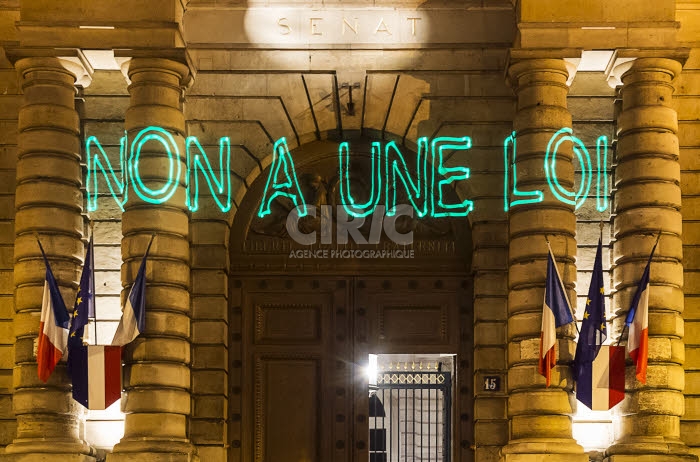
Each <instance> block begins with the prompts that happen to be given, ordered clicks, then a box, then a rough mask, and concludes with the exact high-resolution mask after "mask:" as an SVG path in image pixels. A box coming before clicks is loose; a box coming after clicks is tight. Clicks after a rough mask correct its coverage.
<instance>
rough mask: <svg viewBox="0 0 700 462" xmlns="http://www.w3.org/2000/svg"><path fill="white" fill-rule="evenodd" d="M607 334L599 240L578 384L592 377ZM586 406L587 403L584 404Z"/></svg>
mask: <svg viewBox="0 0 700 462" xmlns="http://www.w3.org/2000/svg"><path fill="white" fill-rule="evenodd" d="M607 332H608V331H607V320H606V319H605V288H604V286H603V243H602V241H601V240H600V239H599V240H598V250H597V251H596V255H595V262H594V264H593V274H592V275H591V285H590V286H589V287H588V297H586V310H585V311H584V312H583V322H582V323H581V332H580V334H579V337H578V344H577V345H576V356H575V358H574V378H575V379H576V381H577V382H578V381H580V380H583V376H584V375H586V374H588V375H590V370H591V368H592V364H593V360H594V359H595V358H596V356H598V351H599V350H600V347H601V345H602V344H603V342H605V339H606V338H607V336H608V334H607ZM582 402H583V401H582ZM584 404H586V403H585V402H584ZM589 407H590V405H589Z"/></svg>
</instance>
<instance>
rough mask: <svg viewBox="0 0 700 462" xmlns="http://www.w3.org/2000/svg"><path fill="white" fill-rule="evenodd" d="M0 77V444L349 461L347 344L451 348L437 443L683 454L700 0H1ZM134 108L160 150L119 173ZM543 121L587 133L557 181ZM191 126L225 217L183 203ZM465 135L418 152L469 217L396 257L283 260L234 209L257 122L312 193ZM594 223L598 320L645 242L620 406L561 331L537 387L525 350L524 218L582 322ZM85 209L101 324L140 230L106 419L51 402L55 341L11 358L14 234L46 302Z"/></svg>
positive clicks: (241, 201)
mask: <svg viewBox="0 0 700 462" xmlns="http://www.w3.org/2000/svg"><path fill="white" fill-rule="evenodd" d="M0 90H1V91H0V461H2V462H5V461H7V462H10V461H11V462H20V461H22V462H25V461H26V462H34V461H37V462H38V461H46V460H60V461H81V462H83V461H84V462H92V461H95V460H101V459H103V458H104V457H106V460H107V461H110V462H133V461H149V462H150V461H153V462H165V461H168V462H176V461H191V460H201V461H205V462H210V461H211V462H224V461H226V462H238V461H242V462H248V461H256V462H263V461H264V462H287V461H289V462H301V461H304V462H306V461H309V462H310V461H314V462H327V461H333V462H336V461H337V462H341V461H347V462H349V461H353V462H359V461H363V462H364V461H367V460H369V451H370V445H371V444H370V442H369V441H368V439H369V436H368V421H369V416H368V413H367V408H368V407H367V406H368V404H367V403H368V401H367V400H368V398H367V394H368V393H367V386H368V384H367V379H365V378H364V375H363V374H364V373H363V371H364V368H365V367H366V366H367V362H368V355H369V354H378V355H380V358H382V355H384V358H385V364H383V365H380V367H383V368H384V369H385V370H389V369H388V367H392V368H395V367H399V366H398V365H399V364H403V365H404V367H408V366H407V365H408V364H409V363H412V364H413V365H415V364H416V358H420V357H431V358H437V359H435V364H437V363H438V362H439V358H440V355H441V354H448V355H451V356H452V357H453V360H451V361H450V364H453V365H454V368H453V369H452V372H453V373H454V374H453V377H454V381H453V383H452V391H451V395H450V396H451V404H450V406H451V411H452V414H451V429H450V431H449V438H448V441H447V443H446V444H447V445H448V446H449V447H450V449H451V451H450V453H451V460H452V461H455V462H456V461H478V462H491V461H505V462H535V461H537V462H539V461H545V460H546V461H552V462H554V461H586V460H589V458H594V459H596V460H602V459H603V458H605V460H608V461H609V462H624V461H632V460H635V461H638V462H641V461H655V462H656V461H693V460H697V456H698V455H700V199H699V197H700V122H699V120H700V2H698V1H697V0H683V1H681V0H656V1H654V2H642V1H638V0H608V1H602V0H559V1H553V0H517V1H516V0H512V1H511V0H425V1H412V0H395V1H383V0H353V1H344V0H334V1H311V0H309V1H297V0H282V1H263V0H189V1H188V0H150V1H147V2H144V1H136V0H122V1H120V2H110V1H105V0H76V1H73V2H70V3H67V2H59V1H51V0H0ZM149 127H158V129H159V130H162V131H161V132H159V133H161V134H163V135H162V136H163V137H164V138H163V139H166V140H172V141H167V142H165V143H159V142H154V141H153V139H151V140H150V142H149V140H144V141H143V143H142V145H143V149H140V148H139V153H140V157H139V158H138V162H137V163H138V165H137V167H136V168H137V169H138V175H135V174H134V173H133V171H131V172H129V171H127V170H128V165H129V162H128V160H124V162H121V160H122V158H121V157H120V146H121V143H122V141H121V140H122V138H123V137H125V140H126V141H125V142H124V144H123V147H124V148H125V151H124V153H125V154H124V156H125V157H126V156H128V154H129V146H130V143H132V142H133V140H135V139H138V138H139V136H143V134H144V133H147V132H148V128H149ZM562 128H572V129H573V133H574V135H575V136H576V137H577V139H580V140H581V143H582V144H581V145H572V144H571V143H564V144H562V146H561V149H560V150H559V152H558V154H559V155H558V157H557V160H556V172H557V173H556V175H557V176H556V181H554V183H552V175H551V173H550V174H549V176H548V173H547V170H546V169H545V161H546V158H547V154H546V153H547V151H548V143H549V142H550V140H551V139H552V136H553V135H554V134H555V133H557V132H558V131H559V130H561V129H562ZM191 136H194V137H196V138H197V140H198V142H199V143H200V145H201V147H202V150H203V151H205V152H206V153H207V156H208V158H209V159H211V160H212V162H213V163H214V167H213V170H216V171H218V169H217V168H216V166H217V165H218V164H216V163H215V160H216V153H218V150H219V148H220V146H219V143H220V139H221V138H222V137H228V139H229V143H230V149H231V156H230V159H231V162H230V166H228V165H227V166H226V168H227V169H228V170H229V171H230V172H231V182H232V184H231V186H230V189H231V190H232V191H233V194H232V199H231V207H230V208H228V207H226V206H225V205H226V204H223V206H222V205H221V204H217V203H216V200H215V199H216V198H217V197H218V196H217V194H216V192H215V190H216V188H214V189H212V188H207V187H206V186H205V181H203V180H201V178H200V188H201V191H200V192H201V197H200V199H199V203H198V206H197V207H192V203H191V202H190V200H191V197H190V196H189V195H188V193H187V192H186V191H187V188H188V186H191V185H190V183H189V182H190V181H191V178H190V177H189V176H188V175H187V174H186V173H185V172H186V171H187V170H188V169H187V166H188V164H189V162H190V159H189V157H188V156H187V149H186V147H185V143H186V139H187V137H191ZM465 136H468V137H469V138H470V139H471V148H470V149H469V150H462V151H457V152H451V153H450V154H448V155H446V159H445V163H444V168H445V169H447V170H449V169H450V168H457V167H459V166H466V167H468V168H469V169H470V174H469V178H468V179H466V180H463V181H455V182H452V183H450V184H449V185H448V186H449V187H448V188H447V189H448V190H449V191H448V192H446V193H445V197H446V198H447V199H445V200H449V201H450V203H452V204H455V203H460V202H463V201H466V200H470V201H471V202H472V204H473V210H472V211H471V212H470V213H469V214H468V215H467V216H452V217H447V218H444V219H438V218H436V217H433V218H427V219H425V220H418V219H416V220H413V221H412V225H411V226H412V227H411V229H412V230H413V231H414V236H415V240H414V242H413V243H412V244H410V245H409V246H407V247H403V249H404V250H405V249H406V248H410V249H411V250H413V251H414V258H411V259H398V258H381V259H362V258H326V259H322V258H310V256H309V255H302V256H301V257H300V258H293V255H292V251H293V250H295V249H297V247H295V246H294V244H293V240H292V239H291V238H290V236H289V234H288V232H286V231H285V221H284V220H285V217H286V215H285V214H284V212H288V211H289V210H286V209H284V207H283V205H284V201H280V200H278V201H276V202H273V204H274V205H275V206H274V207H272V210H271V213H270V214H269V216H263V217H261V216H259V215H260V214H258V213H257V212H258V210H259V207H260V203H261V200H262V198H263V195H264V194H265V191H266V189H267V185H266V179H267V178H268V176H269V170H270V165H271V164H272V163H273V161H274V154H275V152H277V151H275V148H276V147H277V146H278V145H277V144H276V142H277V140H280V139H282V138H284V139H285V140H286V143H287V146H288V148H289V151H290V152H291V154H292V156H293V158H294V162H295V164H296V170H297V171H298V172H299V178H300V181H301V186H300V188H301V190H303V191H304V192H305V194H304V196H305V197H306V198H307V199H309V198H312V199H313V201H308V202H309V203H313V204H314V205H317V206H321V205H336V204H337V202H334V201H335V200H336V199H337V192H338V191H337V189H338V187H339V186H338V185H339V183H341V182H342V178H341V179H340V180H339V179H338V150H339V148H342V146H339V145H340V143H342V142H348V143H349V145H348V146H349V150H350V151H352V152H353V153H354V154H356V155H357V158H360V159H363V158H364V160H358V161H353V163H355V162H357V163H359V164H362V162H364V161H366V160H367V159H373V157H371V153H372V149H374V148H375V147H376V146H381V149H384V147H385V146H386V145H388V144H389V143H391V142H394V143H395V146H397V147H398V148H397V149H403V150H404V151H405V152H406V153H408V152H413V153H415V152H416V151H418V152H420V148H421V141H420V140H421V139H422V138H423V137H427V138H428V139H430V140H435V139H436V138H440V137H452V138H458V137H465ZM601 136H605V137H607V140H608V144H609V153H608V156H607V158H604V157H601V158H600V159H601V160H599V161H598V164H597V165H596V159H597V157H596V153H597V152H603V151H604V150H603V149H602V148H601V146H600V144H598V145H597V143H599V141H598V140H599V138H600V137H601ZM91 137H94V139H97V140H98V141H99V143H100V146H101V148H102V149H103V154H104V156H102V154H101V153H100V152H98V150H97V148H96V147H95V146H96V145H95V144H94V143H93V144H92V151H90V150H89V149H88V148H87V147H86V146H87V145H88V144H89V143H88V140H89V139H91ZM168 143H170V144H168ZM377 143H380V144H377ZM166 145H168V146H169V147H170V148H172V149H171V150H170V152H166V150H165V149H164V146H166ZM597 148H600V149H597ZM426 149H427V148H426ZM584 151H585V152H588V153H589V154H590V157H586V156H585V155H582V153H583V152H584ZM425 154H426V155H427V150H426V152H425ZM92 155H94V156H95V157H92ZM409 157H410V156H409ZM105 158H106V159H109V160H110V162H111V164H112V166H113V167H114V169H113V170H114V175H113V176H110V175H111V174H110V172H109V171H108V169H106V168H105V170H104V171H103V170H100V169H99V168H96V167H95V165H96V164H95V165H92V167H93V170H92V174H93V175H95V177H94V178H89V179H90V180H91V181H93V180H94V181H95V182H94V183H92V184H90V183H89V182H88V181H87V179H88V178H87V175H88V174H89V170H90V164H91V163H94V162H97V161H98V160H99V161H100V162H102V165H103V166H104V165H105V160H104V159H105ZM354 158H355V157H354ZM587 159H589V160H591V161H592V163H591V164H590V165H586V162H587ZM601 162H602V164H601ZM366 163H367V162H365V164H366ZM387 165H388V164H387ZM133 168H134V167H133V166H132V169H133ZM223 168H224V167H223V164H221V165H220V166H219V169H223ZM173 169H175V171H177V172H180V173H179V174H177V175H173V174H172V170H173ZM202 169H204V167H202ZM445 171H446V170H445ZM515 172H517V180H515V176H514V175H515ZM598 172H603V173H601V174H600V175H598ZM443 173H445V172H443ZM353 175H355V176H354V177H353V178H359V179H361V180H362V179H364V181H365V182H364V183H362V184H364V187H365V189H366V190H368V189H371V188H372V185H373V183H372V184H368V183H367V181H366V180H367V178H371V174H368V173H367V171H363V170H360V171H355V173H354V174H353ZM367 175H370V176H369V177H368V176H367ZM509 175H510V176H509ZM195 176H196V175H195ZM136 177H139V178H140V181H141V180H142V183H141V184H135V183H134V182H133V180H132V178H136ZM124 178H127V181H126V185H125V193H124V194H120V192H119V182H120V181H122V180H123V179H124ZM509 178H510V180H509ZM587 178H588V179H587ZM504 179H505V183H504ZM371 181H372V180H369V183H371ZM515 181H517V184H515ZM582 184H589V185H590V189H586V188H583V189H582V188H581V186H580V185H582ZM93 185H94V186H93ZM90 188H92V189H90ZM110 188H111V189H110ZM139 188H140V189H139ZM137 190H140V191H141V192H143V191H146V192H148V191H150V192H151V193H153V195H157V194H161V193H162V194H165V193H166V192H168V193H169V194H171V195H170V197H169V198H168V199H167V200H162V201H159V200H155V201H154V200H150V201H149V200H145V199H144V198H143V197H142V196H140V195H139V194H138V192H137ZM166 190H167V191H166ZM212 191H213V192H212ZM537 191H543V193H542V200H540V201H535V200H531V199H533V198H535V197H536V196H537ZM555 191H560V192H561V191H568V192H571V191H574V193H572V195H571V196H567V195H566V194H564V193H560V194H559V195H560V196H562V197H563V199H564V200H562V198H561V197H559V196H557V194H555V193H554V192H555ZM90 192H92V193H94V194H95V197H94V202H91V200H93V199H91V197H90ZM528 194H529V195H528ZM124 195H126V196H128V200H124ZM387 195H388V194H387ZM574 196H576V197H575V200H574V201H573V202H575V203H572V201H571V200H569V202H567V201H566V199H567V198H568V197H574ZM518 201H520V202H518ZM579 201H580V203H579ZM193 208H194V209H196V210H193ZM504 209H506V210H505V211H504ZM222 210H224V211H222ZM601 227H602V234H603V244H604V246H605V247H604V250H605V251H604V257H605V260H604V268H605V272H606V294H607V295H608V296H607V306H608V320H609V321H610V326H609V327H610V328H609V332H610V333H611V339H614V340H616V339H617V336H618V335H619V334H620V332H621V330H622V326H623V324H624V318H625V315H626V312H627V309H628V307H629V303H630V299H631V297H632V295H633V293H634V290H635V289H636V285H637V282H638V280H639V277H640V275H641V273H642V270H643V268H644V265H645V264H646V260H647V258H648V256H649V252H650V250H651V247H652V246H653V244H654V241H655V239H656V236H657V234H658V233H659V232H660V233H661V238H660V242H659V246H658V248H657V251H656V254H655V256H654V258H653V262H652V265H651V292H650V300H649V305H650V315H649V335H650V342H649V373H648V375H649V377H648V381H647V383H646V384H645V385H642V384H640V383H639V382H637V381H636V380H635V379H634V374H633V373H632V369H631V367H630V366H628V368H627V369H628V371H627V372H628V373H627V380H626V389H627V394H626V399H625V401H624V402H623V403H622V404H621V405H619V406H618V407H616V408H615V409H614V410H613V411H611V412H608V413H590V412H589V413H587V412H585V409H581V408H583V406H582V405H580V404H579V405H578V406H577V403H576V400H575V394H574V389H573V384H572V381H571V372H570V368H569V364H570V362H571V360H572V356H573V353H574V351H575V343H574V340H575V336H576V332H575V329H574V328H573V327H572V326H569V327H567V328H563V329H560V331H559V332H558V337H559V339H558V345H557V356H558V361H559V362H558V364H557V366H556V367H555V369H554V371H553V380H552V386H550V387H549V388H547V387H545V382H544V378H543V377H542V376H540V375H538V373H537V356H538V345H539V336H540V323H541V313H542V296H543V290H544V283H545V266H546V258H547V244H546V240H549V241H550V242H551V246H552V249H553V252H554V254H555V255H556V258H557V261H558V263H559V270H560V273H561V274H562V277H563V279H564V283H565V285H566V287H567V289H568V291H569V297H570V299H571V300H572V301H573V300H576V301H577V303H575V305H576V306H577V310H576V311H577V317H578V318H579V320H580V317H581V316H582V313H583V306H584V305H585V294H586V291H587V287H588V281H589V280H590V274H591V271H592V267H593V256H594V254H595V247H596V243H597V240H598V236H599V230H600V229H601ZM90 229H92V230H93V233H94V239H95V245H96V267H97V268H96V270H97V273H96V278H97V313H96V321H95V322H94V323H93V324H92V329H94V334H95V338H96V339H97V342H98V343H100V344H105V343H109V341H110V339H111V336H112V334H113V332H114V330H115V329H116V323H117V321H118V320H119V317H120V315H121V306H122V301H123V300H124V299H125V297H126V294H128V289H129V287H130V286H131V284H132V282H133V280H134V277H135V275H136V271H137V268H138V266H139V264H140V261H141V258H142V256H143V254H144V252H145V249H146V246H147V245H148V242H149V240H150V238H151V236H153V235H155V240H154V243H153V247H152V249H151V253H150V257H149V262H148V266H147V277H148V292H147V294H148V295H147V314H146V332H145V333H143V334H142V335H141V336H140V337H139V338H138V339H137V340H136V341H134V342H133V343H132V344H130V345H129V346H128V347H127V348H126V350H125V352H124V363H125V365H124V374H123V381H124V382H123V384H124V392H123V395H122V399H121V403H120V405H119V406H118V407H117V408H111V409H110V410H108V411H103V412H98V411H89V412H87V411H85V410H83V409H82V408H81V407H80V406H79V405H78V404H77V403H76V402H74V401H72V399H71V394H70V382H69V381H68V379H67V376H66V372H65V363H63V362H62V363H61V364H59V367H58V369H57V372H56V373H54V375H53V376H52V377H51V379H50V380H49V382H48V383H47V384H44V383H42V382H40V381H39V380H38V377H37V374H36V359H35V356H34V342H35V338H36V337H37V332H38V327H39V312H40V309H41V299H42V287H43V281H44V265H43V261H42V258H41V254H40V251H39V248H38V246H37V245H36V239H35V236H36V235H38V236H39V237H40V239H41V240H42V243H43V245H44V247H45V248H46V251H47V254H48V257H49V259H50V261H51V264H52V267H53V270H54V272H55V274H56V276H57V279H58V281H59V284H60V286H61V290H62V293H63V295H64V298H65V300H66V302H67V305H68V306H72V305H73V303H72V302H73V300H75V292H76V289H77V286H78V281H79V277H80V271H81V267H82V263H83V258H84V252H85V244H86V242H87V238H88V233H89V232H90V231H89V230H90ZM385 244H386V238H385V237H384V238H382V242H381V243H379V244H375V247H371V248H372V249H375V250H376V249H379V248H383V249H388V248H391V247H387V246H385ZM300 248H303V247H300ZM310 248H313V249H316V250H318V249H321V250H323V249H322V248H321V247H310ZM333 248H334V249H336V250H337V249H341V250H342V249H344V248H346V247H342V246H339V247H333ZM329 249H330V247H329ZM346 249H351V247H347V248H346ZM407 355H408V356H407ZM410 355H415V356H410ZM426 355H427V356H426ZM430 355H432V356H430ZM392 358H394V359H392ZM401 358H403V359H402V361H403V362H401V361H399V360H400V359H401ZM380 362H381V360H380ZM386 363H388V364H389V365H388V366H387V364H386ZM418 364H419V367H420V368H422V367H423V362H422V360H418ZM394 370H395V369H394ZM404 370H407V369H404ZM488 383H492V384H494V387H493V388H489V387H488V386H486V384H488ZM495 384H498V386H496V385H495ZM405 460H410V458H408V459H405ZM435 460H437V459H435Z"/></svg>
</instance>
